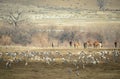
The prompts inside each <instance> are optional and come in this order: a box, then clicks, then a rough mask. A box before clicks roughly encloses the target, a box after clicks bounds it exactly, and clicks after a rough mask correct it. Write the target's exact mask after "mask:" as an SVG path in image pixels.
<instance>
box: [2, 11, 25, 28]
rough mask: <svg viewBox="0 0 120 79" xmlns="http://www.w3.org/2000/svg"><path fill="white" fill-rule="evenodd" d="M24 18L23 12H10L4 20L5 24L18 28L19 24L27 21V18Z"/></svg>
mask: <svg viewBox="0 0 120 79" xmlns="http://www.w3.org/2000/svg"><path fill="white" fill-rule="evenodd" d="M22 17H23V11H22V10H21V11H20V10H16V11H13V10H8V12H7V14H6V15H3V17H1V18H2V20H4V21H5V22H7V23H9V24H12V26H14V27H15V28H17V27H18V23H20V22H23V21H25V18H22Z"/></svg>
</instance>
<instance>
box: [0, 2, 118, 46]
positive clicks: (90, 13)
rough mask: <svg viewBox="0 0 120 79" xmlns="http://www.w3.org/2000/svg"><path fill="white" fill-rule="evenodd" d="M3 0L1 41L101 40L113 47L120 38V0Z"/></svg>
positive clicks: (38, 43)
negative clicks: (101, 2)
mask: <svg viewBox="0 0 120 79" xmlns="http://www.w3.org/2000/svg"><path fill="white" fill-rule="evenodd" d="M103 1H104V6H102V8H100V6H99V4H98V2H97V0H0V44H1V45H32V46H45V47H46V46H47V47H48V46H51V44H52V43H53V42H54V44H55V46H67V45H68V42H69V41H70V40H73V41H79V42H80V43H81V46H82V44H83V42H85V41H88V40H92V41H95V40H98V41H102V42H103V43H104V46H109V47H112V46H113V45H114V41H117V42H118V43H119V40H120V32H119V30H120V2H119V0H103Z"/></svg>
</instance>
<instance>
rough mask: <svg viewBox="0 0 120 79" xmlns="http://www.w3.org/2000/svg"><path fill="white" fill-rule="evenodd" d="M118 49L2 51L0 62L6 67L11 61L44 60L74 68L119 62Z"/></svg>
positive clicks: (9, 65) (48, 62)
mask: <svg viewBox="0 0 120 79" xmlns="http://www.w3.org/2000/svg"><path fill="white" fill-rule="evenodd" d="M119 59H120V51H118V50H113V51H106V50H104V51H99V52H85V51H80V52H78V53H72V52H70V51H68V53H66V54H65V53H64V54H63V53H62V52H59V51H49V52H46V51H45V52H35V51H32V52H31V51H27V52H4V53H2V52H1V53H0V62H2V61H5V62H6V67H7V68H9V67H11V64H12V63H19V62H21V61H26V62H25V65H29V62H44V63H46V64H48V65H50V64H52V63H54V62H55V63H57V62H59V63H62V64H66V63H71V64H73V65H74V66H75V67H76V68H79V66H82V68H83V69H84V68H85V65H86V64H94V65H95V64H100V63H111V62H116V63H117V62H119Z"/></svg>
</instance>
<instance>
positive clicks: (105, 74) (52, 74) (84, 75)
mask: <svg viewBox="0 0 120 79" xmlns="http://www.w3.org/2000/svg"><path fill="white" fill-rule="evenodd" d="M27 50H29V51H39V52H41V51H59V52H62V53H67V52H68V51H70V52H72V53H77V52H79V51H85V52H86V51H87V52H95V51H101V50H102V51H103V50H107V51H112V50H114V48H102V49H93V48H91V49H90V48H89V49H83V48H39V47H20V46H18V47H14V46H13V47H0V52H21V51H27ZM118 50H119V51H120V49H118ZM5 64H6V61H2V62H0V79H120V61H119V60H118V62H117V63H115V62H112V63H104V64H103V63H101V64H85V68H84V69H83V67H82V66H81V64H79V68H78V69H76V67H75V66H74V65H73V64H72V63H58V62H54V63H51V64H47V63H44V62H28V65H27V66H25V61H21V62H19V63H12V67H11V68H6V67H5Z"/></svg>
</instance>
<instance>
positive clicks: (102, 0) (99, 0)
mask: <svg viewBox="0 0 120 79" xmlns="http://www.w3.org/2000/svg"><path fill="white" fill-rule="evenodd" d="M97 5H98V7H99V10H104V9H105V5H106V2H105V0H97Z"/></svg>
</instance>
